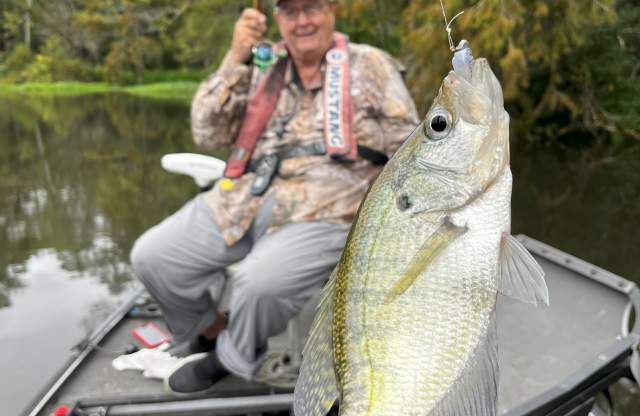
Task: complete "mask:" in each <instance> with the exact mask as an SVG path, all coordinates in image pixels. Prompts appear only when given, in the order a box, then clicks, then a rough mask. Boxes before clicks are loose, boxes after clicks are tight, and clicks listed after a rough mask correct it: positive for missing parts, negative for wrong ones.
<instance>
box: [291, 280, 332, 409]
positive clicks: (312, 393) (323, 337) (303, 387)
mask: <svg viewBox="0 0 640 416" xmlns="http://www.w3.org/2000/svg"><path fill="white" fill-rule="evenodd" d="M336 270H337V268H336ZM336 270H334V272H333V274H332V275H331V278H330V279H329V282H328V283H327V284H326V286H325V287H324V289H323V291H322V296H321V299H320V304H319V305H318V310H317V313H316V317H315V319H314V321H313V325H312V326H311V331H310V332H309V338H308V339H307V343H306V345H305V347H304V350H303V352H302V356H303V360H302V366H301V367H300V375H299V376H298V381H297V383H296V387H295V391H294V395H293V410H294V414H295V415H296V416H307V415H325V414H327V413H328V412H329V410H330V409H331V407H332V406H333V403H334V402H335V401H336V400H337V399H338V397H339V392H338V383H337V381H336V375H335V371H334V366H333V342H332V336H331V324H332V321H333V304H334V301H333V295H334V292H335V286H336V274H337V273H336Z"/></svg>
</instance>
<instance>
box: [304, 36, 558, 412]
mask: <svg viewBox="0 0 640 416" xmlns="http://www.w3.org/2000/svg"><path fill="white" fill-rule="evenodd" d="M452 67H453V68H452V70H451V71H450V72H449V73H448V75H446V77H445V78H444V80H443V82H442V85H441V87H440V90H439V92H438V94H437V96H436V98H435V99H434V101H433V104H432V106H431V108H430V110H429V111H428V113H427V115H426V117H425V119H424V121H423V122H422V123H421V124H420V125H419V126H418V127H417V128H416V129H415V130H414V131H413V132H412V133H411V134H410V135H409V136H408V137H407V139H406V140H405V142H404V143H403V144H402V146H401V147H400V149H398V151H397V152H396V153H395V155H394V156H393V157H392V158H391V160H390V161H389V162H388V163H387V165H386V166H385V167H384V169H383V170H382V171H381V172H380V174H379V175H378V177H377V178H376V179H375V181H373V183H372V185H371V187H370V188H369V191H368V192H367V194H366V196H365V198H364V200H363V202H362V203H361V205H360V207H359V209H358V213H357V215H356V218H355V220H354V222H353V225H352V228H351V230H350V232H349V236H348V238H347V242H346V245H345V248H344V250H343V253H342V256H341V258H340V260H339V262H338V264H337V266H336V267H335V269H334V270H333V272H332V274H331V277H330V279H329V281H328V283H327V284H326V285H325V287H324V289H323V294H322V297H321V300H320V304H319V306H318V310H317V313H316V316H315V318H314V322H313V324H312V327H311V330H310V334H309V337H308V341H307V343H306V345H305V347H304V350H303V362H302V365H301V369H300V375H299V378H298V382H297V384H296V387H295V391H294V403H293V409H294V412H295V414H296V416H320V415H324V414H326V413H327V412H328V411H329V410H330V409H331V408H332V406H334V404H335V403H336V401H338V402H339V409H340V410H339V414H340V415H341V416H398V415H403V416H413V415H415V416H418V415H419V416H425V415H429V416H445V415H446V416H463V415H464V416H493V415H496V413H497V400H498V385H499V368H498V342H497V329H496V303H497V297H498V296H497V295H498V293H502V294H504V295H506V296H509V297H511V298H514V299H518V300H521V301H523V302H528V303H531V304H533V305H539V304H547V305H548V303H549V293H548V289H547V286H546V283H545V280H544V271H543V270H542V268H541V267H540V266H539V265H538V264H537V263H536V261H535V259H534V258H533V257H532V256H531V254H529V252H528V251H527V250H526V249H525V248H524V247H523V246H522V245H521V244H520V242H519V241H518V240H517V239H516V238H515V237H514V236H512V235H511V234H510V228H511V189H512V175H511V170H510V167H509V115H508V113H507V112H506V110H505V109H504V100H503V95H502V88H501V86H500V82H499V81H498V79H497V78H496V76H495V74H494V73H493V71H492V70H491V68H490V65H489V63H488V61H487V60H486V59H484V58H478V59H474V58H473V54H472V51H471V48H470V46H469V44H468V42H466V41H462V42H460V44H459V45H458V48H457V51H456V52H455V54H454V56H453V58H452Z"/></svg>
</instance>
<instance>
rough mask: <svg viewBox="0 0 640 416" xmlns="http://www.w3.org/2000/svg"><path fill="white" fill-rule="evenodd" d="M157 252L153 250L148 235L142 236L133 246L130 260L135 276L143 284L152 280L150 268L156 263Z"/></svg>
mask: <svg viewBox="0 0 640 416" xmlns="http://www.w3.org/2000/svg"><path fill="white" fill-rule="evenodd" d="M155 257H156V252H155V250H153V244H151V242H150V241H149V238H148V235H147V233H144V234H142V235H141V236H140V237H138V239H137V240H136V242H135V243H134V244H133V248H132V249H131V252H130V253H129V260H130V262H131V267H132V268H133V272H134V273H135V275H136V276H137V277H138V278H139V279H140V280H142V281H143V282H145V281H147V280H148V279H150V278H152V276H153V274H152V273H151V272H150V266H151V265H152V264H153V263H154V258H155Z"/></svg>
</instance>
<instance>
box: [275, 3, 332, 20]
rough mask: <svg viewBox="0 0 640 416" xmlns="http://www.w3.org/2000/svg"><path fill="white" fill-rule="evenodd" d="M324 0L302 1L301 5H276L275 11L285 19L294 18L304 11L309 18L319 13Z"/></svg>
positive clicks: (322, 8) (322, 7)
mask: <svg viewBox="0 0 640 416" xmlns="http://www.w3.org/2000/svg"><path fill="white" fill-rule="evenodd" d="M324 6H325V3H324V1H314V2H311V3H304V4H303V5H302V7H293V6H287V5H285V6H278V7H276V13H277V14H279V15H281V16H283V17H284V18H285V19H287V20H295V19H297V18H298V16H300V14H301V13H304V15H305V16H307V17H309V18H314V17H317V16H319V15H320V13H322V11H323V10H324Z"/></svg>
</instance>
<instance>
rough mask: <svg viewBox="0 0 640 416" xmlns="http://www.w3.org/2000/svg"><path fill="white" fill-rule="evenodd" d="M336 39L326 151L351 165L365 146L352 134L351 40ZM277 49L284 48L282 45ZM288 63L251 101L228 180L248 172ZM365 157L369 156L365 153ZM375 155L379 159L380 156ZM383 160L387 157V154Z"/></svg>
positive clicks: (330, 58) (327, 85)
mask: <svg viewBox="0 0 640 416" xmlns="http://www.w3.org/2000/svg"><path fill="white" fill-rule="evenodd" d="M333 37H334V47H333V48H332V49H331V50H329V51H328V52H327V54H326V69H325V80H324V86H323V105H324V139H325V149H326V153H327V154H329V155H330V156H331V158H333V159H334V160H338V161H342V162H352V161H355V160H356V159H357V157H358V148H359V147H360V149H362V146H358V145H357V143H356V139H355V135H354V132H353V112H352V108H351V93H350V72H349V53H348V48H347V46H348V38H347V36H346V35H344V34H342V33H334V36H333ZM277 47H280V48H282V47H283V45H282V44H280V45H278V46H277ZM287 63H288V58H282V59H279V60H278V61H277V62H276V63H275V64H274V66H273V67H272V68H271V69H270V70H269V72H268V73H267V74H266V75H265V76H264V78H263V80H262V81H261V82H260V84H258V87H257V88H256V91H255V93H254V95H253V96H252V98H251V99H250V100H249V103H248V104H247V109H246V113H245V117H244V121H243V123H242V126H241V127H240V133H239V134H238V138H237V139H236V141H235V143H234V146H233V151H232V153H231V156H230V157H229V160H228V161H227V167H226V170H225V176H226V177H227V178H238V177H240V176H242V175H243V174H244V173H245V172H246V171H247V167H248V165H249V161H250V160H251V156H252V154H253V151H254V149H255V147H256V144H257V143H258V140H259V139H260V136H261V135H262V132H263V131H264V129H265V128H266V126H267V124H268V123H269V120H270V119H271V116H272V115H273V113H274V111H275V109H276V106H277V104H278V99H279V98H280V93H281V92H282V89H283V88H284V84H285V81H284V78H285V72H286V68H287ZM370 152H374V153H379V152H376V151H375V150H373V149H366V151H365V152H364V153H367V154H368V153H370ZM362 156H363V157H366V156H365V155H364V154H363V155H362ZM375 156H376V157H377V158H378V159H380V156H381V154H377V155H375ZM382 157H383V158H386V156H384V155H382ZM367 159H369V157H367ZM385 161H386V160H385Z"/></svg>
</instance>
